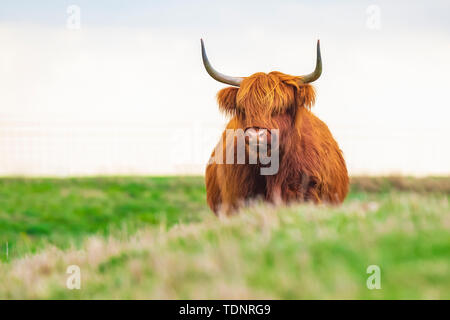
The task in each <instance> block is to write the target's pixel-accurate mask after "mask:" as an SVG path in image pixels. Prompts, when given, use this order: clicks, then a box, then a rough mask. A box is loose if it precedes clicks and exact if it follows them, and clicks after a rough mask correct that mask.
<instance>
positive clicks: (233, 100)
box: [217, 71, 315, 151]
mask: <svg viewBox="0 0 450 320" xmlns="http://www.w3.org/2000/svg"><path fill="white" fill-rule="evenodd" d="M299 80H300V77H296V76H291V75H287V74H283V73H281V72H276V71H275V72H271V73H268V74H266V73H261V72H260V73H255V74H254V75H252V76H250V77H247V78H244V79H243V80H242V82H241V83H240V87H239V88H236V87H229V88H225V89H222V90H221V91H219V93H218V95H217V100H218V103H219V108H220V109H221V110H222V111H223V112H225V113H226V114H228V115H231V116H233V117H234V119H235V127H236V129H242V130H243V131H244V133H245V138H246V142H247V144H248V143H257V144H258V145H264V146H266V145H267V146H270V145H271V143H272V133H273V132H274V129H277V130H278V141H279V143H280V144H279V145H280V148H281V149H283V147H286V145H285V143H284V141H287V140H288V138H289V136H290V135H292V132H293V130H295V123H296V117H297V115H298V110H299V108H302V107H305V108H310V107H311V106H312V104H314V99H315V94H314V89H313V87H312V86H310V85H309V84H299V82H300V81H299ZM281 151H282V150H281Z"/></svg>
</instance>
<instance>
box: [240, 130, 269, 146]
mask: <svg viewBox="0 0 450 320" xmlns="http://www.w3.org/2000/svg"><path fill="white" fill-rule="evenodd" d="M269 135H270V133H269V130H267V129H265V128H257V127H251V128H247V129H246V130H245V137H246V141H247V142H249V140H250V141H252V142H254V143H267V142H269V141H270V137H269Z"/></svg>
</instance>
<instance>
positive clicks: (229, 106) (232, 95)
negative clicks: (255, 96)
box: [217, 87, 239, 115]
mask: <svg viewBox="0 0 450 320" xmlns="http://www.w3.org/2000/svg"><path fill="white" fill-rule="evenodd" d="M238 90H239V88H234V87H228V88H224V89H222V90H220V91H219V92H218V93H217V103H218V104H219V109H220V110H221V111H222V112H224V113H226V114H228V115H235V114H236V95H237V92H238Z"/></svg>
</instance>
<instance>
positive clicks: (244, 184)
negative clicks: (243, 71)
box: [206, 72, 349, 214]
mask: <svg viewBox="0 0 450 320" xmlns="http://www.w3.org/2000/svg"><path fill="white" fill-rule="evenodd" d="M299 80H301V78H299V77H295V76H291V75H287V74H283V73H281V72H271V73H269V74H265V73H255V74H254V75H252V76H250V77H247V78H245V79H244V80H243V81H242V83H241V85H240V87H239V88H235V87H228V88H224V89H222V90H221V91H219V93H218V95H217V101H218V103H219V108H220V109H221V110H222V111H223V112H225V113H226V114H228V115H230V116H231V117H232V118H231V120H230V122H229V123H228V125H227V127H226V128H227V129H245V128H249V127H260V128H270V129H279V141H280V145H279V156H280V163H279V170H278V173H277V174H275V175H268V176H264V175H261V174H260V171H259V169H260V168H259V165H257V164H256V165H255V164H253V165H252V164H217V163H214V162H210V164H209V165H208V166H207V168H206V189H207V201H208V204H209V206H210V207H211V209H212V210H213V211H214V212H215V213H216V214H218V213H219V212H224V213H226V214H230V213H232V212H234V211H236V210H237V209H238V208H239V207H240V206H241V205H242V204H243V203H245V202H246V201H248V200H251V199H254V198H258V197H260V198H263V199H265V200H266V201H269V202H274V203H279V202H286V203H289V202H292V201H313V202H315V203H320V202H328V203H341V202H342V201H343V200H344V198H345V196H346V194H347V192H348V183H349V179H348V174H347V168H346V166H345V162H344V158H343V156H342V152H341V150H340V149H339V147H338V145H337V143H336V141H335V140H334V138H333V136H332V135H331V133H330V131H329V129H328V127H327V125H326V124H325V123H324V122H322V121H321V120H320V119H319V118H317V117H316V116H315V115H314V114H313V113H312V112H311V107H312V106H313V104H314V102H315V91H314V88H313V87H312V86H311V85H309V84H299V83H301V81H299ZM222 137H223V139H225V132H224V133H223V135H222ZM224 148H225V146H224ZM235 150H236V148H235ZM224 153H225V152H224ZM212 157H214V152H213V155H212Z"/></svg>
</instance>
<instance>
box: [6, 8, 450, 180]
mask: <svg viewBox="0 0 450 320" xmlns="http://www.w3.org/2000/svg"><path fill="white" fill-rule="evenodd" d="M449 10H450V3H449V2H448V1H444V0H442V1H433V2H427V1H395V2H393V1H381V0H379V1H356V0H355V1H346V2H343V3H339V5H337V4H336V3H335V2H333V1H326V0H322V1H301V2H300V1H281V2H278V1H277V2H274V1H245V2H242V1H226V2H212V1H199V0H195V1H189V2H188V1H172V0H169V1H138V0H137V1H132V2H126V1H118V0H116V1H84V0H79V1H49V0H47V1H39V2H33V1H23V0H18V1H13V2H2V3H1V4H0V39H1V45H0V154H1V157H0V175H27V176H74V175H83V176H85V175H110V174H126V175H129V174H133V175H134V174H149V175H162V174H202V173H203V171H204V168H205V164H206V161H207V159H208V157H209V154H210V152H211V151H212V149H213V147H214V146H215V143H216V142H217V140H218V137H219V135H220V134H221V132H222V130H223V128H224V125H225V123H226V118H225V117H224V116H222V115H221V114H220V113H219V110H218V108H217V104H216V101H215V95H216V93H217V91H218V90H220V89H221V88H223V87H224V85H223V84H220V83H218V82H216V81H214V80H213V79H211V78H210V77H209V76H208V75H207V73H206V72H205V70H204V68H203V65H202V63H201V56H200V41H199V39H200V38H201V37H202V38H203V39H204V40H205V44H206V48H207V51H208V54H209V56H210V59H211V62H212V64H213V65H214V66H215V67H216V68H217V69H218V70H220V71H222V72H224V73H227V74H230V75H236V76H248V75H251V74H252V73H254V72H259V71H263V72H270V71H272V70H278V71H281V72H285V73H289V74H305V73H309V72H311V70H312V69H313V68H314V62H315V43H316V40H317V39H318V38H320V40H321V47H322V57H323V62H324V72H323V75H322V77H321V78H320V79H319V80H318V81H317V82H316V83H315V86H316V88H317V103H316V105H315V107H314V108H313V111H314V112H315V113H316V114H317V115H318V116H319V117H320V118H321V119H322V120H324V121H325V122H326V123H327V124H328V126H329V127H330V129H331V131H332V133H333V134H334V136H335V138H336V139H337V141H338V142H339V144H340V147H341V148H342V150H343V151H344V154H345V158H346V161H347V164H348V167H349V171H350V174H351V175H361V174H370V175H381V174H403V175H417V176H423V175H449V174H450V166H449V164H450V149H449V148H448V139H449V138H450V126H449V125H448V123H449V115H450V111H449V107H450V97H449V95H448V92H449V89H450V86H449V81H448V79H447V77H448V74H450V64H449V63H448V57H449V56H450V41H449V40H450V19H448V12H449Z"/></svg>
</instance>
